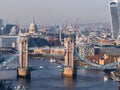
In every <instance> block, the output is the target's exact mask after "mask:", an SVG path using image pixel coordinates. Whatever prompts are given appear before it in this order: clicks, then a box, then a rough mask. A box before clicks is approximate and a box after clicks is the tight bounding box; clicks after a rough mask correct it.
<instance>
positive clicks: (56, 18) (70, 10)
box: [0, 0, 111, 24]
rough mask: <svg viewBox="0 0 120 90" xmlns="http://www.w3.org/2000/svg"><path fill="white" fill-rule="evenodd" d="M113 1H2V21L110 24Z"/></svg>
mask: <svg viewBox="0 0 120 90" xmlns="http://www.w3.org/2000/svg"><path fill="white" fill-rule="evenodd" d="M110 1H111V0H1V2H0V12H1V14H0V19H3V20H4V22H5V23H17V22H18V23H19V24H29V23H31V21H32V19H34V20H35V22H36V23H38V24H63V23H65V22H66V20H68V21H69V23H74V22H75V20H76V18H79V23H91V22H92V23H94V22H108V23H110V16H109V6H108V3H109V2H110Z"/></svg>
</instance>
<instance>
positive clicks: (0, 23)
mask: <svg viewBox="0 0 120 90" xmlns="http://www.w3.org/2000/svg"><path fill="white" fill-rule="evenodd" d="M2 26H3V20H2V19H0V28H1V27H2Z"/></svg>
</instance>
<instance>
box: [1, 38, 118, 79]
mask: <svg viewBox="0 0 120 90" xmlns="http://www.w3.org/2000/svg"><path fill="white" fill-rule="evenodd" d="M64 45H65V47H62V48H61V47H58V48H49V47H46V48H44V49H43V48H41V49H40V50H38V49H36V48H32V49H33V50H34V49H35V50H36V51H35V52H34V53H35V54H36V53H40V54H44V55H48V56H54V57H57V56H61V57H64V61H63V64H64V65H63V66H62V67H56V68H55V67H49V66H46V67H43V66H39V67H31V66H30V65H29V59H28V39H27V38H26V37H21V38H20V40H19V51H18V52H16V53H15V54H14V55H13V56H12V57H10V58H9V59H8V60H6V61H5V62H6V63H5V62H3V63H1V64H0V69H2V68H3V69H4V67H5V66H6V65H5V64H9V63H10V62H11V61H12V60H13V59H15V57H16V56H18V55H19V65H18V66H17V67H12V68H10V69H8V70H11V69H12V70H15V69H16V70H17V75H18V77H25V78H30V76H31V75H30V74H31V71H32V70H39V69H49V68H50V69H54V68H55V69H62V70H63V71H62V75H63V76H65V77H73V76H74V75H76V69H83V68H84V69H119V68H118V64H119V63H120V62H113V63H110V64H106V65H98V64H96V63H93V62H91V61H89V60H87V59H86V58H85V57H83V56H82V55H81V54H80V53H78V52H77V49H76V48H75V45H74V42H73V41H72V40H71V38H70V37H68V38H66V39H65V40H64ZM46 52H47V53H46ZM75 56H77V57H79V59H77V60H76V59H75ZM78 62H82V63H84V64H86V65H85V66H84V65H83V66H79V65H77V64H76V63H78ZM5 69H6V67H5Z"/></svg>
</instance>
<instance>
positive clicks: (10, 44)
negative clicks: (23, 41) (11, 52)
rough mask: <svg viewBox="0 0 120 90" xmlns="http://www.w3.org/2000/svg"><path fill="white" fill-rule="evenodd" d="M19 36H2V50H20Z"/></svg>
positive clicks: (0, 37)
mask: <svg viewBox="0 0 120 90" xmlns="http://www.w3.org/2000/svg"><path fill="white" fill-rule="evenodd" d="M18 47H19V36H0V48H15V49H17V50H18Z"/></svg>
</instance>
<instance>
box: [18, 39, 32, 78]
mask: <svg viewBox="0 0 120 90" xmlns="http://www.w3.org/2000/svg"><path fill="white" fill-rule="evenodd" d="M19 64H20V67H19V68H18V71H17V74H18V77H25V78H29V77H30V69H29V66H28V40H27V38H26V37H22V38H21V39H20V41H19Z"/></svg>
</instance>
